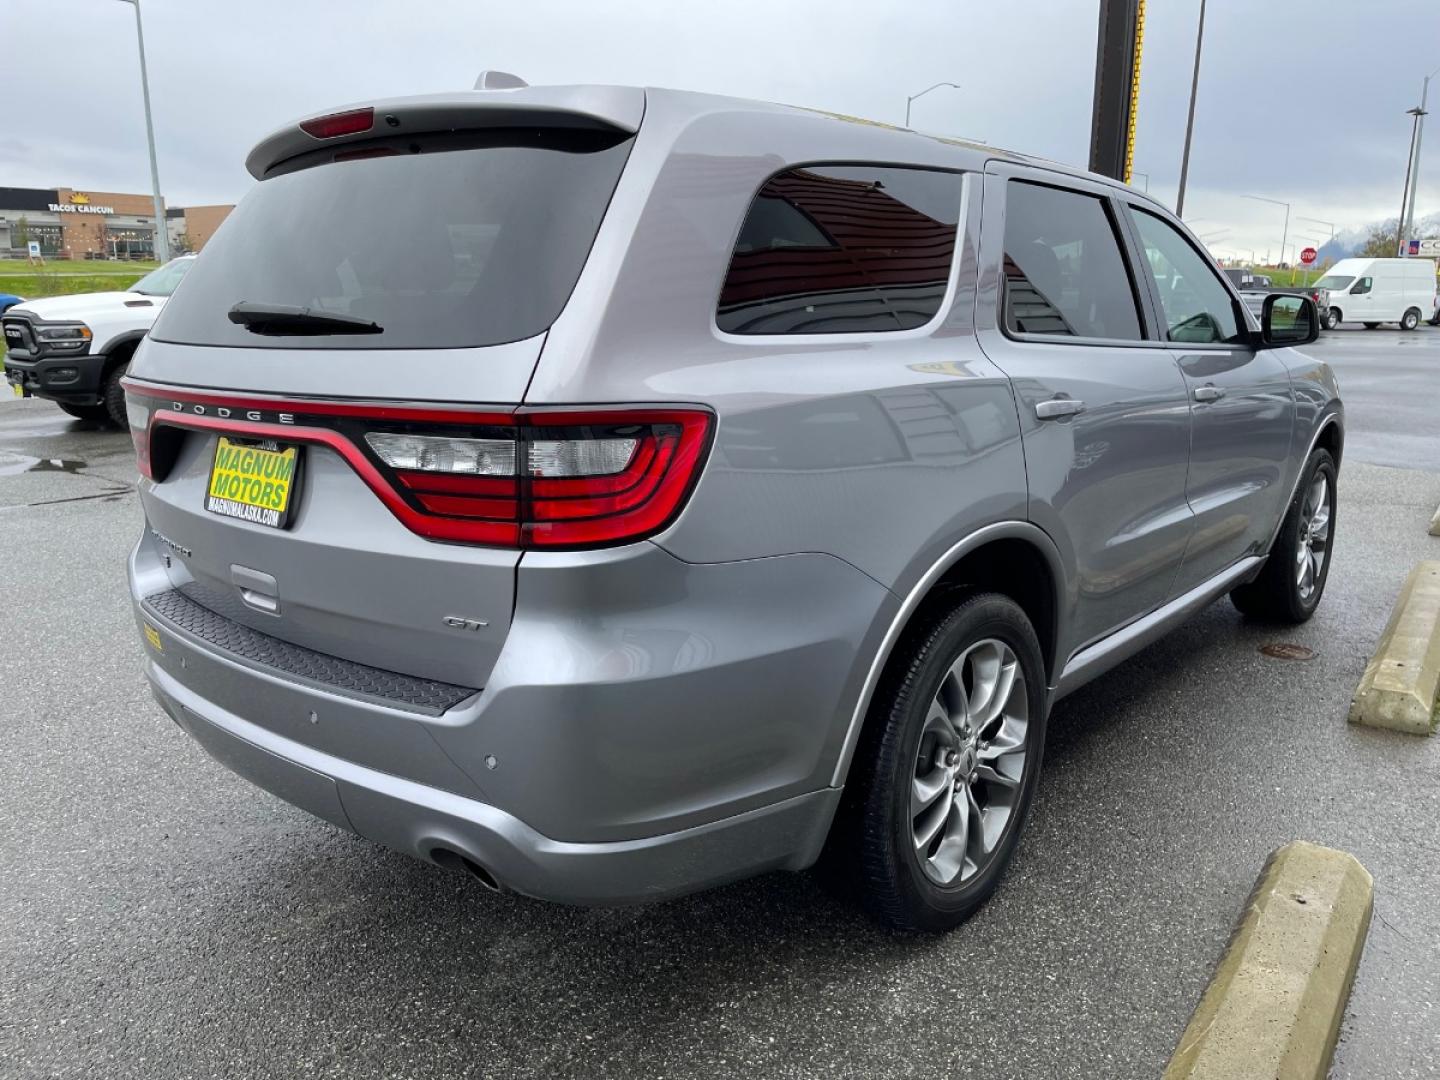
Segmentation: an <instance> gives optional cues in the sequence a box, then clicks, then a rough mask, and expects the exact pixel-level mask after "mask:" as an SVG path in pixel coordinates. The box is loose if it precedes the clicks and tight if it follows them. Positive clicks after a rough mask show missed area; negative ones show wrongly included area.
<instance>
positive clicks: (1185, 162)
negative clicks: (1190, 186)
mask: <svg viewBox="0 0 1440 1080" xmlns="http://www.w3.org/2000/svg"><path fill="white" fill-rule="evenodd" d="M1204 40H1205V0H1200V25H1199V26H1198V27H1196V29H1195V73H1194V74H1193V75H1192V76H1191V77H1190V112H1189V114H1188V115H1187V116H1186V117H1185V150H1184V152H1183V153H1182V154H1181V155H1180V193H1179V194H1178V195H1177V196H1175V216H1176V217H1178V218H1183V217H1184V216H1185V181H1186V180H1187V179H1189V177H1190V136H1191V135H1193V134H1194V133H1195V93H1196V91H1197V90H1199V89H1200V45H1201V43H1202V42H1204Z"/></svg>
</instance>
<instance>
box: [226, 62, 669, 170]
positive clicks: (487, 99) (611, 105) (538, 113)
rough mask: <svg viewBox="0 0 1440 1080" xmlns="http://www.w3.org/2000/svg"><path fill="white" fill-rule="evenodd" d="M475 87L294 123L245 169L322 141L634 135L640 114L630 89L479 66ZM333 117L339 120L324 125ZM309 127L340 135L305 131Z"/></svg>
mask: <svg viewBox="0 0 1440 1080" xmlns="http://www.w3.org/2000/svg"><path fill="white" fill-rule="evenodd" d="M475 87H476V88H475V89H474V90H468V91H463V92H461V93H456V94H427V95H424V96H421V97H407V98H392V99H390V100H388V101H375V102H364V103H359V104H355V105H347V106H343V107H341V108H339V109H334V110H330V111H328V112H326V113H324V114H322V115H319V116H313V117H307V118H305V119H304V120H298V121H295V122H294V123H291V124H287V125H286V126H285V127H282V128H280V129H279V130H278V131H274V132H271V133H270V134H269V135H267V136H266V137H265V138H263V139H261V140H260V142H259V143H257V144H256V146H255V149H253V150H251V151H250V153H249V155H248V156H247V157H246V158H245V169H246V171H247V172H249V173H250V175H251V176H253V177H255V179H257V180H263V179H264V178H265V176H266V174H268V173H269V172H270V170H271V169H273V168H275V166H277V165H279V164H280V163H281V162H284V161H288V160H289V159H290V158H293V157H296V156H298V155H300V154H304V153H307V152H309V151H311V150H315V149H318V148H319V147H321V146H335V147H341V146H345V145H347V144H349V143H357V142H365V141H368V140H370V139H374V138H377V137H383V136H393V135H404V134H407V133H409V134H429V133H433V132H437V131H465V130H474V129H477V128H506V127H562V128H580V129H586V130H591V131H615V132H621V133H624V134H631V135H633V134H634V133H635V132H636V131H638V130H640V118H641V117H642V116H643V115H644V112H645V91H644V90H641V89H639V88H638V87H632V86H527V85H526V83H525V81H524V80H523V79H521V78H520V77H519V76H517V75H511V74H509V73H508V72H504V71H486V72H482V73H481V75H480V78H479V79H477V80H476V83H475ZM366 117H368V122H366V120H365V118H366ZM334 120H339V121H340V123H339V124H326V123H325V121H334ZM302 124H303V125H304V127H303V128H302V126H301V125H302ZM306 129H308V130H306ZM316 131H320V132H326V131H338V132H341V134H335V135H320V136H317V135H315V134H311V132H316Z"/></svg>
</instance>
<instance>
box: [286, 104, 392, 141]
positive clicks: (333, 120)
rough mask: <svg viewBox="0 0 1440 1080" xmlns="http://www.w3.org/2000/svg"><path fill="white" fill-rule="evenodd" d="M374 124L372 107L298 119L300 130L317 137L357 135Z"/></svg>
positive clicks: (332, 137) (329, 137)
mask: <svg viewBox="0 0 1440 1080" xmlns="http://www.w3.org/2000/svg"><path fill="white" fill-rule="evenodd" d="M374 126H375V110H374V109H350V110H348V111H346V112H337V113H330V114H328V115H326V116H317V117H315V118H314V119H312V120H302V121H300V130H301V131H303V132H305V134H306V135H313V136H314V137H315V138H317V139H336V138H339V137H340V136H341V135H357V134H359V133H360V132H362V131H369V130H370V129H371V128H372V127H374Z"/></svg>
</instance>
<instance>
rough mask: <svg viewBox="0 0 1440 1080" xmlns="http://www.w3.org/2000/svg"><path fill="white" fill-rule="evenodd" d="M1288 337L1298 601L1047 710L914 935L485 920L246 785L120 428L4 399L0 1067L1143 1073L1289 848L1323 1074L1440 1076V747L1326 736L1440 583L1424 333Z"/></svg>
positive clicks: (833, 924)
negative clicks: (1306, 540)
mask: <svg viewBox="0 0 1440 1080" xmlns="http://www.w3.org/2000/svg"><path fill="white" fill-rule="evenodd" d="M1352 339H1353V340H1352ZM1412 341H1414V342H1418V344H1414V343H1412ZM1316 351H1317V352H1320V353H1321V354H1322V355H1325V356H1326V357H1327V358H1329V359H1331V361H1332V362H1333V363H1334V364H1335V365H1336V368H1337V371H1338V373H1339V376H1340V379H1341V384H1342V389H1343V391H1344V392H1345V394H1346V396H1347V400H1348V402H1349V408H1350V425H1351V431H1350V437H1349V444H1348V447H1347V454H1346V459H1345V463H1344V467H1343V469H1342V473H1341V482H1340V486H1339V493H1340V501H1339V511H1338V515H1337V530H1338V531H1337V548H1336V553H1335V563H1334V566H1333V570H1332V573H1331V577H1330V582H1329V587H1328V592H1327V596H1326V598H1325V601H1324V603H1323V604H1322V606H1321V609H1320V612H1319V613H1318V615H1317V616H1316V618H1315V619H1314V620H1313V621H1311V622H1310V623H1308V624H1307V625H1305V626H1303V627H1299V628H1294V629H1290V630H1286V631H1276V630H1274V629H1272V628H1266V627H1260V626H1255V625H1253V624H1249V623H1246V622H1245V621H1243V620H1242V619H1241V618H1240V617H1239V616H1238V615H1237V614H1236V612H1235V611H1234V610H1233V609H1232V608H1231V607H1230V606H1229V605H1228V604H1227V603H1223V602H1222V603H1218V604H1215V605H1213V606H1212V607H1211V608H1209V609H1207V610H1206V611H1204V612H1202V613H1201V614H1200V615H1199V616H1197V617H1196V618H1195V619H1194V620H1192V621H1191V622H1190V623H1189V624H1188V625H1187V626H1185V627H1183V628H1182V629H1180V630H1179V631H1177V632H1176V633H1175V634H1172V635H1171V636H1170V637H1169V638H1167V639H1165V640H1164V641H1162V642H1160V643H1159V644H1157V645H1155V646H1153V647H1152V648H1150V649H1148V650H1147V651H1145V652H1144V653H1142V654H1141V655H1140V656H1138V657H1136V658H1135V659H1134V660H1132V661H1131V662H1129V663H1127V664H1125V665H1123V666H1122V667H1120V668H1118V669H1117V670H1116V671H1114V672H1112V673H1111V674H1109V675H1107V676H1106V677H1104V678H1102V679H1100V680H1099V681H1097V682H1095V683H1093V684H1091V685H1090V686H1089V687H1087V688H1085V689H1084V690H1082V691H1080V692H1079V693H1077V694H1075V695H1074V696H1072V697H1071V698H1069V699H1067V700H1066V701H1065V702H1063V703H1062V704H1061V705H1060V706H1059V707H1057V709H1056V711H1055V715H1054V718H1053V720H1052V722H1051V738H1050V742H1049V745H1048V748H1047V759H1046V765H1045V768H1046V775H1045V778H1044V781H1043V783H1042V785H1041V791H1040V796H1039V801H1038V803H1037V806H1036V810H1035V815H1034V817H1033V819H1032V822H1031V826H1030V830H1029V832H1028V834H1027V836H1026V838H1025V843H1024V844H1023V846H1022V848H1021V851H1020V853H1019V855H1018V857H1017V859H1016V862H1015V864H1014V867H1013V868H1012V871H1011V873H1010V875H1009V877H1008V878H1007V880H1006V882H1005V883H1004V885H1003V886H1002V887H1001V889H1000V891H999V892H998V893H997V895H996V896H995V898H994V900H993V901H992V902H991V903H990V904H989V905H988V906H987V907H986V908H985V909H984V910H983V911H981V912H980V913H979V914H978V915H977V916H976V917H975V918H973V919H972V920H971V921H970V922H968V923H967V924H966V925H965V926H963V927H962V928H961V929H959V930H958V931H956V932H954V933H952V934H949V935H946V936H944V937H938V938H930V937H902V936H895V935H892V934H888V933H885V932H883V931H880V930H877V929H876V928H874V927H873V926H871V925H870V924H869V923H867V922H866V921H865V920H864V919H863V918H861V917H860V916H858V915H857V914H856V913H855V912H854V911H852V910H851V909H850V908H849V907H847V906H846V905H845V904H844V903H842V902H840V901H838V900H836V899H834V898H832V897H831V896H830V895H829V894H828V893H827V892H825V891H824V890H823V889H821V888H820V887H819V886H818V885H817V884H816V883H815V882H814V881H813V880H812V879H811V878H810V877H809V876H807V875H785V874H776V875H771V876H768V877H765V878H760V879H756V880H753V881H748V882H743V883H740V884H737V885H734V886H730V887H728V888H724V889H720V890H716V891H713V892H710V893H705V894H702V895H699V896H695V897H691V898H688V899H684V900H678V901H674V902H670V903H665V904H660V905H654V906H647V907H635V908H625V909H611V910H580V909H571V908H562V907H556V906H550V905H544V904H540V903H536V902H532V901H527V900H522V899H515V898H509V897H497V896H492V895H491V894H489V893H486V892H484V891H483V890H481V889H480V888H479V887H478V886H476V885H475V884H474V883H472V882H470V881H468V880H467V879H464V878H461V877H458V876H455V875H451V874H447V873H445V872H443V871H440V870H438V869H437V868H435V867H430V866H426V865H423V864H420V863H418V862H414V861H412V860H410V859H408V858H405V857H403V856H400V855H396V854H393V853H390V852H387V851H385V850H383V849H381V848H377V847H375V846H373V845H371V844H368V843H366V842H365V841H363V840H360V839H357V838H356V837H353V836H351V835H349V834H346V833H343V832H341V831H339V830H336V829H334V828H331V827H330V826H328V825H325V824H323V823H321V822H319V821H316V820H314V819H312V818H309V817H308V816H306V815H305V814H303V813H301V812H300V811H297V810H294V809H292V808H291V807H289V806H287V805H286V804H284V803H282V802H279V801H278V800H276V799H274V798H272V797H270V796H269V795H267V794H265V793H263V792H261V791H259V790H257V789H255V788H253V787H251V786H249V785H248V784H246V783H245V782H244V781H241V780H239V779H238V778H236V777H234V776H232V775H231V774H229V773H227V772H226V771H225V770H223V769H222V768H221V767H219V766H218V765H216V764H214V763H213V762H211V761H210V759H209V758H207V757H206V756H205V755H204V753H203V752H202V751H200V749H199V748H198V747H197V746H195V745H194V744H193V743H191V742H190V741H189V740H188V739H187V738H186V737H185V736H184V735H183V734H182V733H181V732H180V731H179V730H178V729H177V728H176V727H175V726H174V725H173V724H172V723H170V721H168V720H167V719H166V718H165V717H164V716H163V715H162V714H161V713H160V711H159V709H158V708H157V707H156V706H155V704H154V703H153V701H152V700H151V699H150V697H149V694H148V691H147V690H146V688H145V685H144V680H143V678H142V677H141V675H140V660H141V646H140V645H139V643H138V639H137V635H136V632H135V628H134V624H133V623H132V621H131V618H130V613H129V608H128V604H127V600H126V595H125V586H124V580H123V563H124V559H125V556H126V554H127V552H128V549H129V547H130V545H131V544H132V543H133V542H134V540H135V538H136V536H137V535H138V533H139V529H140V514H139V507H138V502H137V500H136V497H135V495H134V492H133V487H132V483H133V478H134V466H133V460H132V458H131V451H130V445H129V440H128V438H127V436H125V435H124V434H123V433H120V432H115V431H111V430H104V429H97V428H95V427H93V426H89V425H85V424H82V423H80V422H78V421H74V420H71V419H69V418H68V417H65V416H64V414H62V413H60V412H59V411H58V410H57V409H55V408H54V407H53V406H51V405H49V404H46V403H42V402H35V401H26V402H12V401H8V400H4V399H0V508H3V509H0V561H3V565H0V598H3V602H0V643H3V646H4V649H5V655H6V658H7V659H6V663H5V666H4V667H3V668H0V730H3V731H4V732H5V736H6V749H5V753H4V754H3V755H0V800H3V801H0V1077H5V1078H9V1077H12V1076H13V1077H77V1078H78V1077H86V1078H91V1077H107V1078H108V1077H132V1076H133V1077H145V1078H158V1077H209V1076H236V1077H238V1076H266V1077H271V1076H273V1077H277V1078H279V1077H285V1078H291V1077H312V1076H313V1077H318V1076H325V1077H350V1076H353V1077H375V1076H386V1077H415V1078H428V1077H439V1076H477V1077H478V1076H486V1077H510V1076H517V1077H518V1076H527V1077H528V1076H533V1077H554V1076H574V1077H587V1078H588V1077H603V1076H616V1077H691V1076H700V1077H710V1076H714V1077H731V1076H735V1075H739V1074H744V1075H747V1076H750V1077H756V1078H762V1077H765V1078H768V1077H797V1078H798V1077H819V1076H824V1077H831V1076H837V1077H852V1076H853V1077H891V1076H895V1077H910V1076H914V1077H921V1076H925V1077H930V1076H936V1075H957V1076H986V1077H997V1078H998V1077H1027V1078H1035V1077H1083V1078H1110V1077H1155V1076H1158V1075H1159V1073H1160V1071H1161V1069H1162V1068H1163V1066H1164V1063H1165V1061H1166V1059H1167V1058H1168V1056H1169V1054H1170V1051H1171V1049H1172V1048H1173V1046H1174V1043H1175V1040H1176V1039H1177V1038H1178V1036H1179V1034H1180V1032H1181V1030H1182V1029H1183V1028H1184V1025H1185V1023H1186V1021H1187V1019H1188V1018H1189V1014H1190V1011H1191V1010H1192V1009H1193V1007H1194V1005H1195V1003H1196V1001H1197V1000H1198V998H1199V996H1200V993H1201V992H1202V990H1203V989H1204V987H1205V984H1206V981H1207V979H1208V977H1209V974H1210V971H1211V970H1212V968H1213V965H1214V964H1215V962H1216V961H1217V960H1218V959H1219V956H1220V954H1221V952H1222V950H1223V949H1224V946H1225V943H1226V941H1227V939H1228V937H1229V934H1230V931H1231V929H1232V927H1233V925H1234V922H1235V919H1236V917H1237V916H1238V914H1239V912H1240V909H1241V906H1242V905H1243V903H1244V901H1245V898H1246V896H1247V894H1248V893H1249V890H1250V888H1251V886H1252V884H1253V882H1254V879H1255V875H1256V874H1257V873H1258V872H1259V869H1260V866H1261V863H1262V862H1263V860H1264V858H1265V855H1266V854H1267V853H1268V852H1269V851H1270V850H1272V849H1273V848H1275V847H1277V846H1279V845H1280V844H1282V843H1284V842H1286V841H1288V840H1291V839H1295V838H1305V839H1310V840H1315V841H1318V842H1320V843H1326V844H1331V845H1334V846H1337V847H1342V848H1345V849H1347V850H1350V851H1353V852H1354V853H1355V854H1356V855H1357V856H1358V857H1359V858H1360V859H1361V861H1362V862H1363V863H1364V864H1365V865H1366V866H1367V867H1368V868H1369V869H1370V870H1371V872H1372V873H1373V874H1374V875H1375V878H1376V917H1375V921H1374V924H1373V926H1372V929H1371V933H1370V939H1369V942H1368V945H1367V948H1366V952H1365V956H1364V959H1363V961H1362V964H1361V968H1360V973H1359V977H1358V981H1357V984H1356V989H1355V994H1354V997H1353V999H1352V1002H1351V1008H1350V1010H1349V1013H1348V1015H1347V1018H1346V1021H1345V1026H1344V1030H1343V1032H1342V1040H1341V1044H1340V1047H1339V1050H1338V1053H1337V1058H1336V1067H1335V1070H1334V1073H1333V1075H1334V1076H1335V1077H1338V1078H1345V1080H1359V1078H1366V1080H1374V1078H1379V1077H1386V1078H1406V1077H1422V1076H1431V1075H1433V1074H1434V1069H1435V1064H1434V1063H1435V1062H1436V1061H1437V1060H1440V1034H1437V1033H1440V1015H1437V1008H1440V1006H1437V1002H1440V944H1437V938H1440V935H1437V934H1436V933H1435V932H1434V929H1433V927H1434V924H1435V921H1436V919H1437V918H1440V841H1437V840H1436V838H1435V837H1436V830H1435V823H1436V822H1437V821H1440V784H1437V782H1436V781H1437V775H1440V740H1436V739H1429V740H1427V739H1416V738H1411V737H1406V736H1401V735H1395V734H1391V733H1388V732H1381V731H1371V730H1366V729H1355V728H1350V727H1348V726H1347V725H1346V724H1345V719H1344V718H1345V710H1346V706H1347V704H1348V702H1349V697H1350V693H1351V691H1352V690H1353V688H1354V685H1355V683H1356V681H1357V680H1358V679H1359V676H1360V672H1361V670H1362V668H1363V666H1364V664H1365V660H1366V659H1367V657H1368V653H1369V650H1370V648H1371V646H1372V645H1373V644H1374V641H1375V639H1376V638H1377V637H1378V635H1379V632H1380V630H1381V628H1382V627H1383V625H1384V622H1385V619H1386V617H1387V615H1388V612H1389V608H1390V604H1391V602H1392V600H1393V598H1394V596H1395V594H1396V592H1397V590H1398V589H1399V586H1400V583H1401V581H1402V580H1403V578H1404V576H1405V573H1406V571H1407V570H1408V568H1409V567H1410V566H1411V565H1413V564H1414V562H1415V561H1417V560H1419V559H1421V558H1426V557H1431V558H1440V539H1435V538H1431V537H1429V536H1427V535H1426V525H1427V524H1428V522H1429V519H1430V515H1431V514H1432V513H1433V512H1434V510H1435V508H1436V506H1437V504H1440V432H1437V430H1435V429H1436V425H1434V424H1433V423H1430V422H1428V419H1429V418H1428V416H1426V415H1425V413H1426V412H1427V411H1428V410H1426V408H1425V404H1426V401H1427V400H1430V399H1433V397H1434V391H1435V390H1436V389H1437V387H1440V366H1437V365H1440V332H1436V331H1422V332H1421V333H1420V334H1417V335H1414V336H1413V337H1412V338H1410V339H1405V338H1404V336H1402V335H1400V334H1399V333H1398V332H1386V331H1376V332H1366V331H1363V330H1356V331H1353V332H1351V331H1348V330H1342V331H1340V332H1339V333H1338V334H1327V335H1326V337H1325V339H1323V341H1322V342H1321V343H1320V344H1319V346H1317V349H1316ZM1397 463H1399V464H1403V465H1405V466H1408V467H1407V468H1395V467H1393V466H1394V465H1395V464H1397Z"/></svg>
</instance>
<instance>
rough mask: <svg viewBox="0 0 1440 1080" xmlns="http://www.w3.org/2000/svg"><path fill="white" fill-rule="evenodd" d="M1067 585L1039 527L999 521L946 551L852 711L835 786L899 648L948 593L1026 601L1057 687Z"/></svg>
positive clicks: (904, 606)
mask: <svg viewBox="0 0 1440 1080" xmlns="http://www.w3.org/2000/svg"><path fill="white" fill-rule="evenodd" d="M1065 580H1066V576H1065V572H1064V566H1063V563H1062V562H1061V558H1060V552H1059V549H1058V548H1057V547H1056V546H1055V542H1054V541H1053V540H1051V539H1050V537H1049V535H1048V534H1047V533H1046V532H1045V531H1044V530H1043V529H1041V528H1040V527H1039V526H1037V525H1035V524H1033V523H1032V522H1028V521H1002V522H995V523H993V524H990V525H986V526H984V527H982V528H980V529H977V530H975V531H974V532H972V533H970V534H969V535H967V536H966V537H965V538H964V539H962V540H960V541H959V542H957V543H955V544H954V545H952V546H951V547H950V548H949V549H948V550H946V552H945V553H944V554H943V555H941V556H940V558H939V559H937V560H936V561H935V562H934V563H932V564H931V566H930V567H929V569H928V570H926V571H925V573H924V574H922V575H921V576H920V578H919V579H918V580H917V581H916V582H915V584H914V585H913V586H912V587H911V589H910V591H909V592H908V593H906V594H905V598H904V601H903V602H902V603H901V605H900V609H899V611H897V612H896V613H895V615H894V616H893V618H892V619H891V622H890V626H889V629H888V630H887V631H886V633H885V636H884V638H883V639H882V640H881V643H880V647H879V649H878V650H877V651H876V653H875V656H874V657H873V658H872V660H871V663H870V669H869V672H868V674H867V675H866V677H865V682H864V684H863V686H862V687H861V690H860V693H859V695H858V697H857V698H856V700H855V705H854V708H853V709H852V711H851V716H850V725H849V729H848V730H847V731H846V734H845V742H844V744H843V745H842V748H841V752H840V758H839V760H838V761H837V762H836V765H835V774H834V777H833V779H832V781H831V782H832V785H833V786H835V787H840V786H841V785H843V784H844V783H845V778H846V776H847V775H848V773H849V771H850V763H851V761H852V760H853V758H854V755H855V748H856V746H858V745H859V743H860V735H861V732H862V730H863V729H864V727H865V722H866V717H867V714H868V713H869V711H870V703H871V701H872V699H873V698H874V695H875V691H876V688H877V687H878V686H879V685H880V682H881V680H882V679H883V677H884V675H885V672H886V669H887V668H888V667H889V665H890V662H891V660H892V658H893V656H894V652H895V646H896V645H897V644H898V643H899V641H900V639H901V638H902V637H903V636H904V633H905V630H906V628H907V627H908V626H909V625H910V624H911V623H912V622H913V621H914V619H915V618H916V616H917V615H921V614H923V613H925V612H926V611H928V610H929V608H930V606H931V605H932V604H933V603H934V602H935V601H936V600H937V598H939V597H941V596H944V595H946V594H958V595H964V594H968V593H972V592H977V591H981V590H982V589H983V590H984V591H987V592H998V593H1002V594H1004V595H1006V596H1009V597H1010V599H1012V600H1014V601H1015V602H1016V603H1017V604H1019V605H1020V607H1021V609H1022V610H1024V612H1025V614H1026V615H1027V616H1028V617H1029V619H1030V622H1031V624H1032V625H1033V626H1034V628H1035V634H1036V636H1037V637H1038V638H1039V639H1040V649H1041V653H1042V655H1043V656H1044V658H1045V668H1046V678H1047V681H1048V684H1049V685H1052V686H1053V685H1054V683H1055V679H1056V677H1057V673H1058V667H1059V662H1060V657H1059V656H1058V651H1059V639H1060V620H1061V614H1062V610H1063V606H1064V605H1063V597H1064V589H1065Z"/></svg>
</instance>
